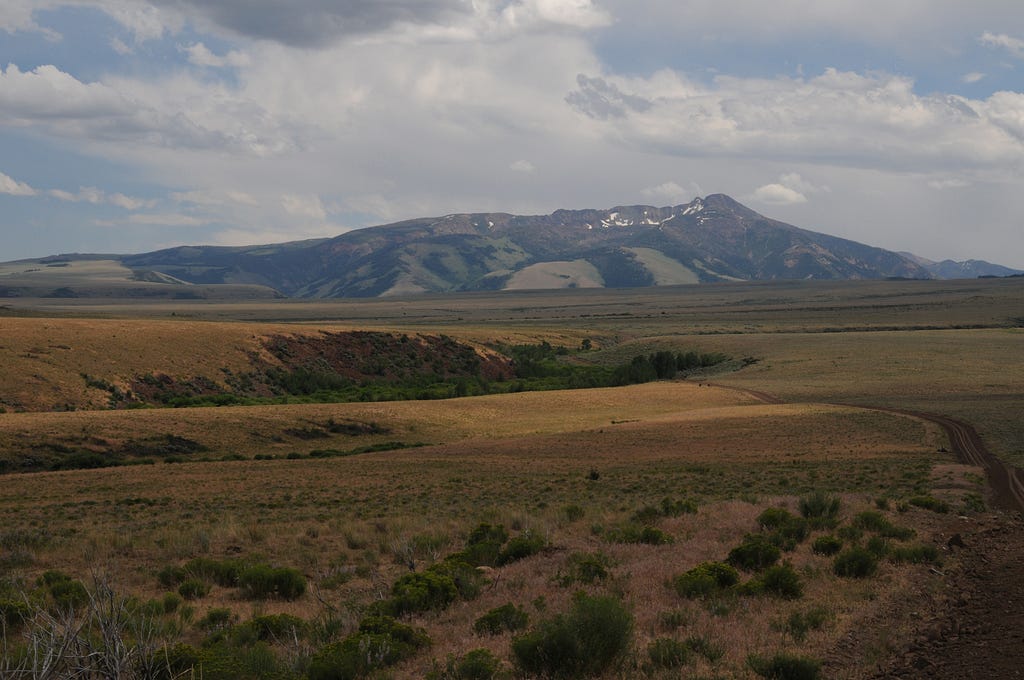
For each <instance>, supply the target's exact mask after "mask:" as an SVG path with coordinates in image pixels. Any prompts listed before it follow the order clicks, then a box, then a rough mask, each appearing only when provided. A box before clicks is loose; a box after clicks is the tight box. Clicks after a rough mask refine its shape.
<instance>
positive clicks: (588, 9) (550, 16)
mask: <svg viewBox="0 0 1024 680" xmlns="http://www.w3.org/2000/svg"><path fill="white" fill-rule="evenodd" d="M501 16H502V19H503V20H504V21H505V22H507V23H508V24H509V25H510V26H519V27H522V26H535V25H538V24H554V25H559V26H570V27H573V28H579V29H589V28H598V27H600V26H607V25H609V24H611V23H612V18H611V15H610V14H609V13H608V12H606V11H604V10H602V9H599V8H598V7H595V6H594V3H593V2H592V1H591V0H522V2H514V3H511V4H510V5H508V6H507V7H505V8H504V9H503V10H502V13H501Z"/></svg>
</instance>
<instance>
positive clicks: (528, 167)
mask: <svg viewBox="0 0 1024 680" xmlns="http://www.w3.org/2000/svg"><path fill="white" fill-rule="evenodd" d="M508 167H509V170H513V171H515V172H522V173H525V174H530V173H532V172H534V171H536V170H537V168H536V167H535V166H534V164H533V163H531V162H530V161H527V160H518V161H516V162H514V163H512V164H511V165H509V166H508Z"/></svg>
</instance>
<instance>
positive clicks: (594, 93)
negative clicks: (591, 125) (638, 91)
mask: <svg viewBox="0 0 1024 680" xmlns="http://www.w3.org/2000/svg"><path fill="white" fill-rule="evenodd" d="M576 84H577V85H578V86H579V87H578V89H576V90H573V91H572V92H570V93H569V94H568V95H566V98H565V101H566V102H567V103H568V104H569V106H571V107H573V108H574V109H576V110H577V111H579V112H580V113H582V114H585V115H587V116H590V117H591V118H596V119H598V120H608V119H609V118H623V117H625V116H626V114H627V113H629V112H631V111H632V112H635V113H643V112H645V111H647V110H649V109H650V108H651V106H652V105H653V104H652V102H651V101H649V100H647V99H644V98H643V97H640V96H637V95H632V94H625V93H623V92H622V91H621V90H620V89H619V88H618V87H617V86H616V85H615V84H614V83H609V82H607V81H606V80H605V79H604V78H589V77H587V76H585V75H583V74H582V73H581V74H579V75H578V76H577V77H576Z"/></svg>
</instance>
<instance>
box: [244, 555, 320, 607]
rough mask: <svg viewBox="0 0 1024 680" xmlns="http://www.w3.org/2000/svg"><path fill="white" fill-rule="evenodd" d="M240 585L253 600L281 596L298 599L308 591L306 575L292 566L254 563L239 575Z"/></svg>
mask: <svg viewBox="0 0 1024 680" xmlns="http://www.w3.org/2000/svg"><path fill="white" fill-rule="evenodd" d="M238 586H239V587H240V588H241V589H242V594H243V595H244V596H245V597H246V598H248V599H251V600H267V599H270V598H275V597H276V598H280V599H282V600H296V599H298V598H300V597H302V596H303V595H304V594H305V593H306V577H305V576H303V575H302V572H300V571H299V570H298V569H292V568H291V567H271V566H269V565H267V564H254V565H251V566H248V567H246V568H245V569H243V570H242V572H241V573H240V574H239V575H238Z"/></svg>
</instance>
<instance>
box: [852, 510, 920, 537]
mask: <svg viewBox="0 0 1024 680" xmlns="http://www.w3.org/2000/svg"><path fill="white" fill-rule="evenodd" d="M852 525H853V526H854V527H856V528H858V529H863V530H864V531H871V532H873V533H876V534H878V535H879V536H882V537H884V538H895V539H897V540H900V541H905V540H907V539H910V538H913V537H914V530H913V529H908V528H904V527H898V526H896V525H894V524H893V523H892V522H890V521H889V520H888V519H886V518H885V516H884V515H883V514H882V513H880V512H877V511H875V510H865V511H864V512H860V513H858V514H857V515H856V516H855V517H854V518H853V522H852Z"/></svg>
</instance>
